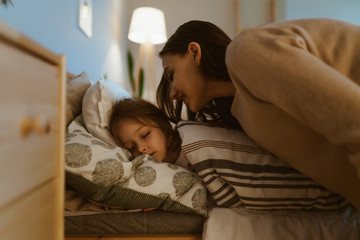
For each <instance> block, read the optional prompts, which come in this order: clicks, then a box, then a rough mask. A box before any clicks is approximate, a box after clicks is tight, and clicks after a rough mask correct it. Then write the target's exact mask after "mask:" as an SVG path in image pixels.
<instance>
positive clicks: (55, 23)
mask: <svg viewBox="0 0 360 240" xmlns="http://www.w3.org/2000/svg"><path fill="white" fill-rule="evenodd" d="M13 3H14V6H15V7H12V6H11V5H9V6H8V7H7V8H6V7H4V6H1V7H0V21H3V22H5V23H7V24H8V25H10V26H12V27H13V28H15V29H16V30H19V31H20V32H22V33H24V34H26V35H27V36H28V37H30V38H32V39H34V40H35V41H37V42H39V43H40V44H42V45H44V46H45V47H47V48H49V49H50V50H52V51H53V52H55V53H61V54H66V61H67V70H68V71H69V72H72V73H74V74H79V73H81V72H82V71H86V72H88V73H89V75H90V77H91V80H92V81H96V80H98V79H99V78H101V77H102V76H103V75H104V74H107V75H108V78H109V79H111V80H113V81H115V82H118V83H121V84H122V85H126V84H127V80H126V79H124V78H125V77H126V76H127V75H126V72H125V71H126V69H125V70H124V66H125V64H124V61H125V60H124V59H125V54H124V49H126V46H127V38H126V36H125V37H124V36H123V35H124V34H122V32H123V31H124V30H123V29H124V28H123V27H122V24H127V23H124V21H122V19H121V16H122V11H124V6H122V5H124V4H123V1H121V0H120V1H119V0H93V1H92V4H93V36H92V37H91V38H87V37H86V36H85V34H84V33H83V32H82V31H81V30H80V28H79V27H78V4H79V3H78V0H31V1H29V0H26V1H23V0H13ZM124 39H125V40H124Z"/></svg>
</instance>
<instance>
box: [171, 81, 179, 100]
mask: <svg viewBox="0 0 360 240" xmlns="http://www.w3.org/2000/svg"><path fill="white" fill-rule="evenodd" d="M177 96H178V92H177V91H176V89H175V88H174V84H172V85H171V89H170V99H171V100H175V99H176V98H177Z"/></svg>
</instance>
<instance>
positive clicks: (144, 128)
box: [117, 119, 167, 162]
mask: <svg viewBox="0 0 360 240" xmlns="http://www.w3.org/2000/svg"><path fill="white" fill-rule="evenodd" d="M117 131H118V133H119V141H120V143H121V145H122V147H124V148H126V149H127V150H129V151H130V153H131V154H132V155H133V157H137V156H139V155H141V154H148V155H151V156H153V157H155V158H156V159H158V160H159V161H161V162H162V161H164V160H165V157H166V154H167V151H166V137H165V135H164V133H163V131H162V130H161V129H160V128H157V127H153V126H151V125H146V124H143V123H140V122H137V121H136V120H131V119H125V120H121V123H120V124H119V128H118V129H117Z"/></svg>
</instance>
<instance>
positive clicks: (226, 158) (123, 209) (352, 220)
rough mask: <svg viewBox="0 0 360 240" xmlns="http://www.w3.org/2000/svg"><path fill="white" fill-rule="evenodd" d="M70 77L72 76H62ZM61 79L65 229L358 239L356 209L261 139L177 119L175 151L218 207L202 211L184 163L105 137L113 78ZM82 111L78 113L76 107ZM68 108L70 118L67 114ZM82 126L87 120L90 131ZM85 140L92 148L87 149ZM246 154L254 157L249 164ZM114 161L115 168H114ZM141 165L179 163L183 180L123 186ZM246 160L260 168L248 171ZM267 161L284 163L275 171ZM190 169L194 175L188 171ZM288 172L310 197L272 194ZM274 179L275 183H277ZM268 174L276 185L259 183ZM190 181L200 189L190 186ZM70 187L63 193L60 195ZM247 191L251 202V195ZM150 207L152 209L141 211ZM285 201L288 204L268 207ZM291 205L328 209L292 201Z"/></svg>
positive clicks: (169, 171)
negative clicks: (137, 153)
mask: <svg viewBox="0 0 360 240" xmlns="http://www.w3.org/2000/svg"><path fill="white" fill-rule="evenodd" d="M76 79H77V81H75V82H72V84H71V85H69V83H71V81H74V80H76ZM67 83H68V84H67V93H68V94H69V92H70V93H71V94H70V95H68V98H67V100H68V101H67V103H68V104H67V112H68V110H69V115H67V126H68V128H67V133H66V136H67V138H66V139H67V142H66V182H67V187H70V188H68V190H67V191H66V196H67V198H66V203H65V206H66V211H65V235H66V236H67V237H70V236H74V237H81V236H89V237H99V236H104V237H107V236H109V237H110V236H111V237H114V236H124V235H126V236H139V235H140V236H149V235H153V234H156V235H161V236H163V235H168V234H172V235H173V236H174V235H175V236H188V235H189V234H190V235H191V236H194V235H196V236H198V235H200V234H201V233H203V239H204V240H213V239H214V240H215V239H216V240H217V239H224V240H226V239H229V240H230V239H231V240H232V239H239V238H240V237H241V238H240V239H246V240H252V239H269V240H271V239H331V240H332V239H359V238H360V236H359V222H360V220H359V212H358V211H357V210H356V209H354V208H353V207H352V206H351V205H347V202H346V200H344V199H343V198H342V197H341V196H339V195H336V194H333V193H330V192H328V191H327V190H325V189H323V188H321V187H319V186H318V185H316V184H314V182H313V181H312V180H311V179H309V178H307V177H305V176H303V175H301V174H300V173H298V172H294V171H293V170H292V168H290V167H289V166H287V165H286V164H284V163H283V162H282V161H280V160H279V159H276V158H275V157H274V156H272V155H271V154H269V153H268V152H266V151H265V150H264V149H261V148H259V146H257V145H256V144H255V143H254V142H252V141H251V140H250V139H248V138H247V136H246V135H244V134H243V133H238V132H236V134H234V133H229V132H228V131H227V130H225V129H218V128H213V127H209V126H207V125H206V124H201V123H194V122H189V121H184V122H180V123H179V124H178V126H177V127H178V130H179V132H180V134H181V136H182V138H183V146H182V148H183V151H184V153H185V155H186V156H187V157H188V159H189V161H190V162H191V164H192V167H193V168H194V169H195V170H196V171H197V173H198V174H199V175H200V177H201V178H202V181H204V183H205V185H206V187H208V190H209V192H210V194H211V195H212V197H213V198H214V199H215V201H216V204H217V205H218V206H222V207H213V208H211V209H210V211H207V209H206V205H205V198H206V195H205V192H206V189H205V187H204V183H202V182H201V180H200V178H199V177H197V176H194V178H193V177H186V176H190V174H191V172H190V171H188V170H186V169H183V168H181V167H178V166H175V165H168V164H167V163H159V162H158V161H156V160H155V159H151V158H150V157H149V156H141V157H140V158H139V159H132V158H131V156H130V155H129V152H128V151H127V150H125V149H122V148H119V147H117V146H116V145H114V144H112V141H113V140H112V139H110V140H109V138H107V137H106V136H108V135H107V133H106V131H108V130H107V125H106V122H105V123H104V122H102V120H104V119H106V117H107V114H108V110H107V109H109V106H111V104H112V103H113V102H112V101H116V100H117V99H119V98H122V97H125V96H126V92H124V91H123V89H122V88H121V87H120V88H119V86H116V89H117V91H115V92H113V94H114V95H116V96H115V97H114V96H111V94H112V93H110V92H109V91H108V89H105V90H104V88H109V87H110V86H112V85H113V83H109V84H107V82H106V83H105V84H103V83H104V82H100V83H99V82H97V83H96V84H95V85H91V86H90V79H89V78H88V76H87V74H86V73H82V74H80V75H78V76H75V77H74V76H73V77H71V78H68V82H67ZM75 83H78V84H79V85H77V84H75ZM105 85H106V86H107V87H106V86H105ZM76 86H77V87H76ZM104 86H105V87H104ZM90 87H91V88H90ZM88 89H90V90H89V93H88V97H89V96H90V97H89V99H93V101H92V103H91V104H89V102H88V101H87V100H85V97H84V96H85V94H86V93H87V90H88ZM94 89H96V91H95V90H94ZM114 90H115V89H114ZM90 91H92V93H91V94H90ZM116 92H122V94H123V95H121V96H120V97H119V96H117V94H118V93H116ZM95 93H96V94H95ZM71 95H72V97H70V96H71ZM94 98H96V99H97V100H94ZM103 98H105V99H106V100H105V102H107V104H105V105H103V106H101V104H97V102H99V101H100V102H101V103H103V102H102V99H103ZM87 99H88V98H87ZM109 99H110V100H109ZM85 105H86V106H85ZM85 111H87V112H88V113H89V111H92V112H93V115H92V116H93V117H90V118H87V119H89V121H92V124H88V125H87V124H86V121H85V120H84V119H83V118H82V117H84V112H85ZM81 113H82V115H81V116H78V115H79V114H81ZM85 114H86V113H85ZM75 116H78V117H77V118H76V119H75ZM88 116H91V114H89V115H88ZM95 118H96V119H95ZM94 119H95V120H94ZM87 126H89V127H87ZM87 128H89V129H91V128H92V129H93V130H92V131H93V133H94V134H92V133H91V132H90V131H89V129H87ZM94 129H96V130H99V131H100V132H99V131H98V132H97V131H96V130H94ZM185 132H186V134H185ZM96 135H97V136H96ZM104 136H105V137H104ZM239 141H240V142H239ZM219 143H221V144H220V146H219ZM80 146H81V147H80ZM85 149H88V150H89V149H91V154H89V151H88V150H85ZM90 156H91V157H90ZM100 156H101V157H100ZM90 158H91V160H89V159H90ZM234 158H236V159H240V160H241V161H244V162H242V164H240V165H241V166H242V167H245V168H244V169H247V171H243V170H241V171H237V170H236V171H234V172H233V171H232V168H230V169H228V168H229V167H228V166H229V165H227V164H229V163H230V166H238V164H239V163H237V162H236V161H235V162H234ZM196 159H198V160H196ZM102 160H107V161H106V162H107V163H106V164H105V163H103V164H102V163H101V161H102ZM115 162H117V163H120V164H121V166H122V167H119V166H120V164H116V163H115ZM222 162H225V163H226V165H227V166H224V165H223V164H222ZM254 162H256V163H257V164H255V165H253V164H251V163H254ZM98 163H99V164H98ZM114 165H118V167H115V168H113V166H114ZM96 166H98V167H96ZM130 166H131V167H130ZM149 166H151V167H153V166H156V167H154V168H156V169H155V171H156V172H157V173H156V175H157V177H158V179H160V178H167V179H171V178H173V177H174V176H175V174H176V173H181V172H186V173H185V174H183V173H181V174H180V175H179V176H180V177H179V179H182V180H183V179H185V183H187V184H185V185H182V184H180V185H177V184H173V182H172V181H167V182H165V183H161V184H160V185H162V187H164V188H165V189H166V190H167V191H168V192H167V193H166V194H161V193H160V192H162V190H160V189H161V188H160V185H156V187H154V189H153V190H154V191H153V190H149V189H150V188H149V186H147V187H141V186H140V185H141V184H140V185H139V186H137V189H136V190H134V189H131V188H130V186H132V185H136V184H137V183H136V180H135V177H134V175H135V173H136V171H137V170H138V169H141V168H142V167H145V168H146V167H149ZM158 166H159V168H157V167H158ZM254 167H256V168H258V167H260V168H258V170H257V171H253V169H254ZM96 169H97V170H96ZM99 169H100V170H99ZM116 169H117V170H116ZM164 169H165V170H164ZM234 169H237V168H234ZM241 169H243V168H241ZM249 169H250V170H251V171H249ZM269 169H270V170H271V169H272V170H271V171H269ZM274 169H281V170H282V171H275V172H274ZM129 170H130V171H129ZM262 171H263V172H262ZM144 172H146V170H144ZM149 172H151V170H150V171H149ZM239 172H240V173H241V174H239ZM93 173H95V174H93ZM158 173H159V174H158ZM189 173H190V174H189ZM278 174H280V178H279V176H277V175H278ZM140 175H142V174H141V173H140ZM149 175H151V174H149ZM165 175H166V176H165ZM169 175H170V176H169ZM192 176H193V175H192ZM239 176H240V177H239ZM284 176H286V178H285V179H284ZM93 177H94V178H93ZM195 178H196V180H195V181H193V180H189V179H195ZM130 179H131V180H130ZM140 179H142V178H141V177H140ZM186 179H187V180H186ZM265 180H266V181H265ZM284 180H285V181H284ZM130 181H132V182H131V183H130ZM269 181H270V182H269ZM282 181H283V182H282ZM289 181H290V182H291V183H292V184H291V186H296V185H298V184H299V185H300V186H301V185H302V184H305V186H306V187H305V189H306V188H308V187H309V186H313V188H309V192H308V193H307V194H310V195H311V196H315V197H312V198H311V197H310V198H308V197H309V196H310V195H309V196H307V197H306V198H301V199H299V198H297V199H295V200H296V201H294V199H290V201H289V199H287V200H285V201H284V199H278V198H279V196H281V194H283V193H284V187H288V185H289V184H288V183H289ZM141 182H143V183H144V182H145V183H146V180H144V179H142V180H140V183H141ZM174 182H179V181H178V180H175V181H174ZM281 182H282V184H279V183H281ZM244 183H245V184H244ZM269 183H271V184H270V185H271V186H277V188H263V186H267V184H269ZM275 183H276V184H275ZM164 184H165V185H166V186H164ZM200 185H201V187H200ZM154 186H155V185H154ZM197 186H198V187H197ZM250 186H252V187H250ZM255 186H258V187H260V188H257V187H255ZM147 188H148V189H147ZM169 189H172V190H169ZM176 189H178V191H176ZM196 189H198V190H199V192H202V193H201V194H198V195H196V196H195V195H193V193H194V192H196ZM299 189H300V190H304V189H303V188H301V187H300V188H298V189H297V190H294V191H293V192H297V191H298V190H299ZM300 192H301V191H300ZM69 193H70V194H71V195H68V194H69ZM159 193H160V194H159ZM177 193H178V195H177ZM249 194H250V197H249ZM301 194H304V192H302V193H301ZM319 194H323V195H321V196H322V197H320V198H319ZM184 195H186V197H185V196H184ZM69 196H70V197H69ZM124 196H127V197H124ZM190 196H191V197H190ZM269 196H270V197H269ZM255 198H258V199H259V201H256V200H254V199H255ZM190 199H191V200H190ZM73 201H77V204H75V206H74V205H72V206H71V204H70V203H73ZM154 203H155V205H154ZM294 204H295V205H294ZM342 206H344V207H342ZM153 207H155V208H157V209H155V210H150V211H145V210H149V209H148V208H150V209H153ZM284 207H285V208H286V207H287V208H290V209H289V210H274V209H279V208H281V209H283V208H284ZM299 207H300V208H309V209H313V208H320V209H322V208H326V209H335V210H327V211H323V210H321V211H309V210H301V211H299V210H291V208H297V209H298V208H299ZM130 209H131V210H130ZM144 209H145V210H144ZM262 209H266V210H262ZM204 216H207V217H206V218H204ZM204 224H205V225H204ZM203 226H204V228H203ZM340 234H342V235H340ZM89 239H91V238H89Z"/></svg>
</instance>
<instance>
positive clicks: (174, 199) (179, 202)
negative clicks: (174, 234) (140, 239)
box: [65, 115, 207, 216]
mask: <svg viewBox="0 0 360 240" xmlns="http://www.w3.org/2000/svg"><path fill="white" fill-rule="evenodd" d="M129 159H130V155H129V153H128V152H127V151H126V150H125V149H122V148H121V147H118V146H114V145H110V144H108V143H106V142H104V141H102V140H100V139H98V138H95V137H94V136H92V135H91V134H90V133H88V132H87V130H86V128H85V125H84V122H83V119H82V116H81V115H80V116H79V117H77V118H76V119H75V120H74V121H73V122H72V123H71V124H70V125H69V127H68V129H67V134H66V153H65V170H66V182H67V185H69V186H70V187H71V188H73V189H74V190H75V191H77V192H78V193H80V194H81V195H83V196H84V197H85V198H87V199H89V200H91V201H94V202H96V203H98V204H102V205H105V206H109V207H118V208H122V209H128V210H134V209H146V208H160V209H163V210H166V211H173V212H181V213H195V214H200V215H203V216H206V214H207V209H206V188H205V187H204V186H203V185H202V182H201V179H200V178H199V177H198V176H197V175H196V174H195V173H193V172H191V171H189V170H187V169H184V168H182V167H179V166H176V165H173V164H168V163H162V162H159V161H158V160H156V159H155V158H152V157H151V156H149V155H141V156H139V157H137V158H135V159H134V160H132V161H129Z"/></svg>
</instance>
